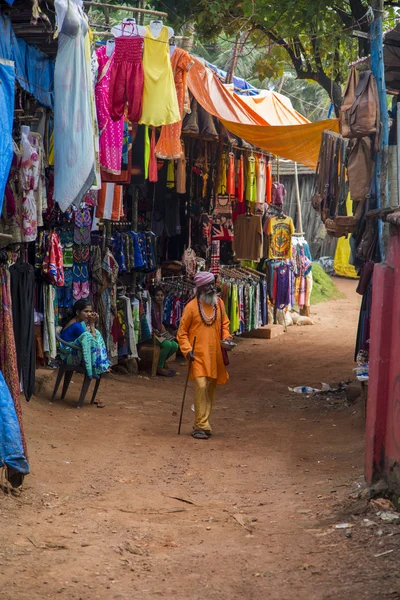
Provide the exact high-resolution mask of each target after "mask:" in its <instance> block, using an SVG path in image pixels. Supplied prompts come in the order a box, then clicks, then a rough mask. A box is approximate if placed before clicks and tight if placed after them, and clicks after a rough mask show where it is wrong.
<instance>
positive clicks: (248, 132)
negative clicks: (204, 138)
mask: <svg viewBox="0 0 400 600" xmlns="http://www.w3.org/2000/svg"><path fill="white" fill-rule="evenodd" d="M188 86H189V89H190V91H191V92H192V94H193V96H194V97H195V98H196V100H197V101H198V102H199V104H200V105H201V106H202V107H203V108H204V109H205V110H206V111H207V112H209V113H210V114H212V115H214V116H215V117H217V118H218V119H220V120H221V122H222V123H223V125H224V126H225V127H226V128H227V129H228V130H229V131H230V132H231V133H233V134H234V135H237V136H238V137H240V138H243V139H244V140H246V141H247V142H250V143H251V144H254V146H257V147H258V148H261V149H262V150H265V151H266V152H271V153H273V154H276V155H277V156H281V157H282V158H287V159H290V160H293V161H296V162H299V163H302V164H303V165H306V166H308V167H312V168H315V167H316V165H317V162H318V154H319V147H320V143H321V135H322V132H323V131H324V130H326V129H329V130H332V131H336V132H338V131H339V123H338V121H337V119H328V120H326V121H317V122H316V123H310V122H309V121H307V119H306V118H305V117H303V116H302V115H300V113H298V112H297V111H295V110H294V109H293V108H292V107H291V106H290V104H289V102H285V101H284V100H283V98H282V96H281V95H280V94H273V93H272V94H271V95H268V94H266V95H265V97H264V98H259V97H256V98H257V99H256V100H255V101H254V100H251V99H250V98H247V97H246V98H244V97H243V96H239V95H238V94H235V93H232V91H230V90H229V89H227V87H226V86H224V85H223V84H222V83H221V82H220V81H219V79H218V78H217V77H216V76H215V75H214V73H213V72H212V71H211V70H210V69H208V68H207V67H205V66H204V65H203V63H202V62H201V61H200V60H198V59H195V63H194V65H193V67H192V68H191V69H190V71H189V73H188Z"/></svg>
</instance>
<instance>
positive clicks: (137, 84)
mask: <svg viewBox="0 0 400 600" xmlns="http://www.w3.org/2000/svg"><path fill="white" fill-rule="evenodd" d="M142 53H143V38H142V37H140V36H134V37H117V38H115V50H114V62H113V65H112V67H111V76H110V89H109V111H110V115H111V118H112V120H113V121H119V120H120V119H121V117H122V116H123V114H124V110H125V106H126V103H128V117H129V120H130V121H131V123H138V122H139V121H140V117H141V116H142V98H143V86H144V73H143V64H142Z"/></svg>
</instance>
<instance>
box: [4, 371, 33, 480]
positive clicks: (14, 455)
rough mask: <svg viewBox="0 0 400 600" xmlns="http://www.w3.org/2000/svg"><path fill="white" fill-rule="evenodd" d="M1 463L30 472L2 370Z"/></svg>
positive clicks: (21, 471)
mask: <svg viewBox="0 0 400 600" xmlns="http://www.w3.org/2000/svg"><path fill="white" fill-rule="evenodd" d="M0 464H1V466H3V465H7V467H9V468H11V469H13V470H15V471H17V472H18V473H23V474H24V475H26V474H27V473H29V464H28V461H27V460H26V456H25V451H24V447H23V443H22V432H21V429H20V425H19V422H18V417H17V413H16V410H15V406H14V403H13V399H12V397H11V394H10V390H9V389H8V386H7V383H6V381H5V379H4V377H3V373H2V372H1V371H0Z"/></svg>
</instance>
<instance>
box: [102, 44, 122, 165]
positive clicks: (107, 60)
mask: <svg viewBox="0 0 400 600" xmlns="http://www.w3.org/2000/svg"><path fill="white" fill-rule="evenodd" d="M96 56H97V61H98V65H99V70H98V79H97V84H96V88H95V97H96V109H97V118H98V122H99V132H100V166H101V168H102V169H104V171H107V172H109V173H113V174H115V175H118V174H119V173H121V164H122V138H123V134H124V118H123V115H122V116H121V118H120V119H119V120H118V121H113V120H112V119H111V116H110V110H109V92H110V79H111V69H112V65H113V62H114V55H112V56H111V57H108V56H107V49H106V46H101V47H100V48H98V49H97V50H96Z"/></svg>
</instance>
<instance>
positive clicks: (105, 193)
mask: <svg viewBox="0 0 400 600" xmlns="http://www.w3.org/2000/svg"><path fill="white" fill-rule="evenodd" d="M122 194H123V187H122V185H116V184H115V183H104V182H103V183H102V184H101V190H99V195H98V199H97V207H96V218H97V219H109V220H111V221H119V220H120V218H121V217H123V215H124V212H123V208H122Z"/></svg>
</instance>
